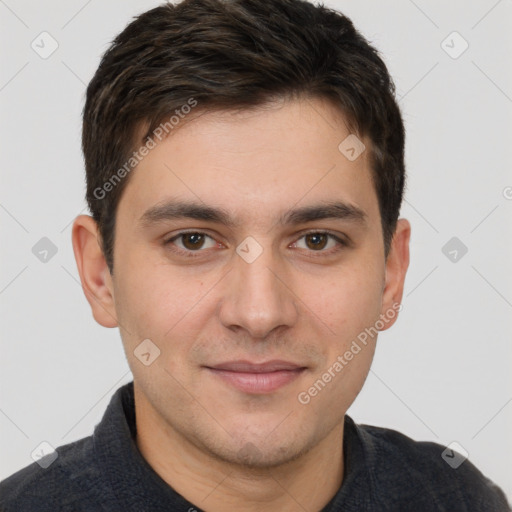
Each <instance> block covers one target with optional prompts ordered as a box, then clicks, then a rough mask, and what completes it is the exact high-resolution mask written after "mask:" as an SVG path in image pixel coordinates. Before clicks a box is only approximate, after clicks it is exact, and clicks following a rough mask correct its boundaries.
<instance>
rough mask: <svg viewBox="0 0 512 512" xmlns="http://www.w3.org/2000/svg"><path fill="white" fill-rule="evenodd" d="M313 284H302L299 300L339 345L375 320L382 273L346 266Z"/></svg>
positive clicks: (378, 309)
mask: <svg viewBox="0 0 512 512" xmlns="http://www.w3.org/2000/svg"><path fill="white" fill-rule="evenodd" d="M314 281H315V282H313V281H312V280H309V279H308V280H304V281H302V283H303V284H302V285H301V291H300V297H301V298H303V302H304V304H306V305H307V306H308V307H309V308H310V309H311V310H312V311H313V312H314V313H315V315H316V316H317V318H318V319H319V321H321V322H322V323H323V324H324V325H325V326H327V327H329V332H330V334H332V335H333V336H334V337H336V338H337V339H338V340H339V342H341V343H343V342H346V341H347V339H348V338H351V337H355V336H357V334H358V333H359V332H361V330H364V328H365V327H368V326H369V325H373V323H374V322H375V321H376V320H377V319H378V318H379V314H380V310H381V303H382V282H383V270H382V269H380V268H376V267H375V266H372V265H370V264H367V265H364V264H361V265H351V266H348V265H347V266H346V267H344V268H340V269H338V270H337V271H335V272H332V273H330V274H329V275H328V276H326V278H325V279H320V280H318V279H315V280H314Z"/></svg>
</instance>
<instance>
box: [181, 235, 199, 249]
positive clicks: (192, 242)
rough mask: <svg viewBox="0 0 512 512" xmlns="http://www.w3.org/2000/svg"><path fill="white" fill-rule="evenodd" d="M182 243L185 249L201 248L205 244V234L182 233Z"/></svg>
mask: <svg viewBox="0 0 512 512" xmlns="http://www.w3.org/2000/svg"><path fill="white" fill-rule="evenodd" d="M181 238H182V243H183V246H184V247H185V249H189V250H191V251H193V250H194V249H201V247H202V246H203V245H204V238H205V237H204V235H203V234H201V233H185V234H183V235H181Z"/></svg>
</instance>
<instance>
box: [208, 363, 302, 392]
mask: <svg viewBox="0 0 512 512" xmlns="http://www.w3.org/2000/svg"><path fill="white" fill-rule="evenodd" d="M205 368H206V369H207V370H208V371H209V372H210V373H212V374H213V375H215V376H217V377H219V378H220V379H222V380H223V381H224V382H226V383H227V384H229V385H231V386H233V387H235V388H237V389H238V390H240V391H242V392H244V393H250V394H267V393H272V392H274V391H277V390H278V389H280V388H282V387H284V386H286V385H287V384H289V383H290V382H292V381H294V380H295V379H296V378H297V377H299V375H301V374H302V373H303V372H304V371H305V370H306V367H304V366H300V365H298V364H295V363H292V362H289V361H279V360H274V361H267V362H264V363H252V362H249V361H228V362H225V363H221V364H217V365H215V366H206V367H205Z"/></svg>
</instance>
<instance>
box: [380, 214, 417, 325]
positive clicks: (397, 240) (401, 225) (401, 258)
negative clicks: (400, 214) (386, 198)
mask: <svg viewBox="0 0 512 512" xmlns="http://www.w3.org/2000/svg"><path fill="white" fill-rule="evenodd" d="M410 237H411V225H410V224H409V221H408V220H406V219H399V220H398V222H397V225H396V229H395V234H394V235H393V240H392V241H391V247H390V250H389V254H388V257H387V259H386V276H385V280H384V290H383V296H382V310H381V317H382V316H384V317H385V318H386V322H383V323H384V324H385V326H384V327H383V328H382V329H380V330H381V331H385V330H386V329H389V327H391V326H392V325H393V324H394V323H395V321H396V319H397V318H398V315H397V314H396V313H397V311H399V310H400V309H399V306H398V305H399V304H400V303H401V302H402V296H403V293H404V281H405V274H406V273H407V268H408V267H409V239H410ZM392 310H393V311H394V313H395V314H394V315H393V317H391V315H390V312H391V311H392Z"/></svg>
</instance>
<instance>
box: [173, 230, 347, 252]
mask: <svg viewBox="0 0 512 512" xmlns="http://www.w3.org/2000/svg"><path fill="white" fill-rule="evenodd" d="M191 234H194V235H205V236H207V237H209V238H211V239H212V240H213V237H212V236H210V235H209V234H208V233H204V232H203V231H182V232H181V233H178V234H177V235H174V236H173V237H172V238H169V239H167V240H165V241H164V246H172V249H171V250H172V251H173V252H175V253H177V254H178V255H181V256H185V257H187V258H198V257H201V253H202V252H205V250H204V249H203V250H200V249H199V250H197V251H190V250H185V249H181V248H180V247H176V246H175V245H174V244H173V243H172V242H174V241H175V240H177V239H178V238H180V237H182V236H184V235H191ZM307 235H327V236H329V237H331V238H332V239H333V240H335V241H336V242H338V246H337V247H335V248H333V249H331V250H329V251H324V250H319V251H313V250H309V251H308V252H311V253H313V254H311V255H310V257H312V258H318V257H322V256H326V255H332V254H336V253H338V252H339V251H341V250H342V249H343V248H345V247H348V245H349V243H348V242H347V241H345V240H343V239H341V238H340V237H339V236H337V235H335V234H334V233H331V232H330V231H315V230H313V231H308V232H307V233H303V234H302V235H301V236H300V237H299V238H298V239H297V241H298V240H300V239H301V238H304V237H306V236H307ZM294 243H295V242H294ZM314 253H317V254H314Z"/></svg>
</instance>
